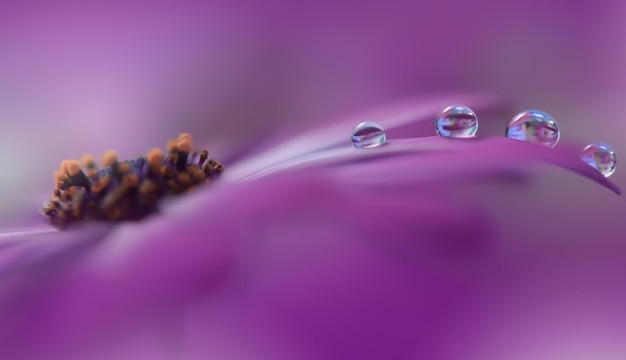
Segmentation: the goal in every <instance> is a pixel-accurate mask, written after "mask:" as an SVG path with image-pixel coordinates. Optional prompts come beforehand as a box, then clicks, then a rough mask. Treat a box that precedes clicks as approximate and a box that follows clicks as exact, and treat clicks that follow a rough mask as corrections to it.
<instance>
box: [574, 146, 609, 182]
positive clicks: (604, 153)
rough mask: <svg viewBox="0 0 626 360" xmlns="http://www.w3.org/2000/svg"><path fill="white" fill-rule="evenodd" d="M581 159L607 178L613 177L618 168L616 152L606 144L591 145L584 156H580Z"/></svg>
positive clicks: (585, 150)
mask: <svg viewBox="0 0 626 360" xmlns="http://www.w3.org/2000/svg"><path fill="white" fill-rule="evenodd" d="M580 158H581V159H582V161H584V162H586V163H587V164H589V166H591V167H592V168H594V169H596V170H598V171H599V172H600V173H601V174H602V175H604V176H605V177H609V176H611V175H613V173H614V172H615V169H616V168H617V155H616V154H615V150H613V148H611V147H610V146H608V145H606V144H589V145H587V146H585V148H584V149H583V152H582V154H580Z"/></svg>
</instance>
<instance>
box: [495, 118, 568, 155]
mask: <svg viewBox="0 0 626 360" xmlns="http://www.w3.org/2000/svg"><path fill="white" fill-rule="evenodd" d="M560 136H561V133H560V131H559V125H558V124H557V123H556V120H554V118H552V116H550V115H548V114H546V113H545V112H543V111H538V110H527V111H522V112H521V113H519V114H517V115H515V117H513V119H511V121H509V125H508V126H507V129H506V137H508V138H509V139H515V140H521V141H528V142H531V143H535V144H541V145H544V146H549V147H555V146H556V144H557V143H558V142H559V137H560Z"/></svg>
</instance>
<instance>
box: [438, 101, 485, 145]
mask: <svg viewBox="0 0 626 360" xmlns="http://www.w3.org/2000/svg"><path fill="white" fill-rule="evenodd" d="M435 126H436V127H437V135H439V136H443V137H456V138H463V137H471V136H474V135H476V132H478V117H477V116H476V114H475V113H474V112H473V111H472V109H470V108H468V107H465V106H458V105H455V106H448V107H447V108H445V109H443V111H442V112H441V113H440V114H439V115H438V116H437V121H436V122H435Z"/></svg>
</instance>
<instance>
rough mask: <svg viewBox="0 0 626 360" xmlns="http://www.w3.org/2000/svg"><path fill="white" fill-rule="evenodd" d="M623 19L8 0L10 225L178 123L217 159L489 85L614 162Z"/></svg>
mask: <svg viewBox="0 0 626 360" xmlns="http://www.w3.org/2000/svg"><path fill="white" fill-rule="evenodd" d="M625 19H626V4H624V3H623V2H619V1H613V2H612V1H605V2H598V1H576V2H566V1H552V2H551V1H544V0H542V1H538V0H531V1H508V2H502V1H495V0H485V1H480V2H466V1H428V2H426V1H396V2H383V1H379V2H375V1H349V0H345V1H334V2H293V1H286V0H274V1H262V2H261V1H249V2H245V1H212V2H200V1H154V2H148V1H139V2H137V1H135V2H126V1H112V2H102V3H100V4H87V3H85V2H83V1H54V2H43V1H40V2H37V1H2V2H1V3H0V147H1V149H2V152H3V154H4V156H3V158H4V164H3V167H4V170H3V176H2V178H1V179H0V185H1V186H0V198H1V199H2V205H1V206H0V218H3V219H4V220H5V221H11V218H12V217H13V216H23V212H24V211H32V207H33V206H36V205H38V204H39V203H40V202H41V200H44V199H45V197H47V196H48V191H49V188H50V186H51V184H52V181H51V179H52V171H53V170H54V169H55V168H56V167H57V166H58V163H60V160H62V159H64V158H68V157H78V156H80V155H82V154H83V153H93V154H95V155H97V156H99V154H101V153H102V152H103V151H104V150H106V149H108V148H114V149H117V150H119V151H120V153H121V156H122V157H132V156H135V155H136V154H138V153H141V152H144V151H147V150H148V149H149V148H151V147H153V146H160V145H163V144H164V143H165V140H166V139H167V138H169V137H171V136H173V135H176V134H177V133H178V132H180V131H183V130H185V131H190V132H192V133H194V134H196V136H197V137H199V141H198V142H199V143H203V144H207V145H208V146H209V148H210V150H211V151H212V153H214V154H216V156H218V157H219V154H220V153H221V154H224V153H228V152H229V151H234V149H237V148H240V147H242V146H243V144H247V143H251V142H254V141H256V139H257V138H258V137H263V136H264V134H267V133H271V132H273V131H276V129H281V131H285V129H289V128H292V127H293V128H295V127H298V126H301V124H304V123H311V122H324V121H332V119H333V118H335V117H337V116H340V115H345V114H350V113H352V112H355V111H358V110H361V109H365V108H371V107H376V106H379V105H381V104H385V103H386V102H388V101H390V100H394V99H396V98H402V97H406V96H411V95H414V94H419V93H432V92H448V91H455V92H456V91H469V92H473V91H479V92H488V93H494V94H496V95H500V96H502V97H504V98H507V99H510V100H512V101H514V104H515V108H514V109H513V111H517V110H523V109H525V108H539V109H542V110H545V111H547V112H548V113H550V114H552V115H553V116H554V117H555V118H556V119H557V120H558V121H559V122H560V125H561V128H562V136H563V139H579V140H582V141H590V142H591V141H605V142H607V143H609V144H612V145H613V146H614V148H615V149H616V150H617V152H618V156H619V154H623V153H625V152H626V149H624V147H623V145H622V143H623V141H622V139H623V134H624V131H625V130H626V125H624V121H622V119H621V117H620V115H621V114H622V96H623V94H624V90H626V85H625V84H626V81H625V80H626V70H624V65H623V64H625V63H626V47H625V46H624V45H625V40H624V37H623V34H624V33H626V25H625V24H626V21H624V20H625ZM511 115H513V113H512V114H511ZM479 116H480V114H479ZM507 121H508V119H506V118H503V119H502V124H503V127H504V124H505V123H506V122H507ZM407 136H410V134H407ZM622 174H623V172H622V171H620V169H619V167H618V171H617V173H616V174H615V175H614V177H613V180H614V181H615V182H616V183H617V184H618V185H619V184H622V183H623V180H622V179H624V176H623V175H622ZM570 178H571V176H570ZM564 179H567V178H565V177H564ZM574 181H577V180H574ZM573 191H576V190H573ZM599 191H600V190H599ZM595 195H596V193H593V196H590V198H591V200H593V199H595V198H596V196H595ZM603 195H604V194H603ZM42 197H43V198H42ZM606 201H609V202H611V201H614V202H612V203H611V204H613V205H615V206H617V205H616V204H617V202H616V200H614V199H609V200H607V196H602V199H601V200H598V205H600V204H604V202H606ZM613 205H611V206H613Z"/></svg>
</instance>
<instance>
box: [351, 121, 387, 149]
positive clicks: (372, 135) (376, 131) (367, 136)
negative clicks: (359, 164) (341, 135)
mask: <svg viewBox="0 0 626 360" xmlns="http://www.w3.org/2000/svg"><path fill="white" fill-rule="evenodd" d="M386 140H387V134H385V130H384V129H383V128H382V126H380V125H378V124H376V123H374V122H369V121H368V122H364V123H360V124H359V125H358V126H357V127H356V128H354V131H352V145H353V146H354V147H355V148H357V149H361V148H373V147H377V146H380V145H382V144H384V143H385V141H386Z"/></svg>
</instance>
